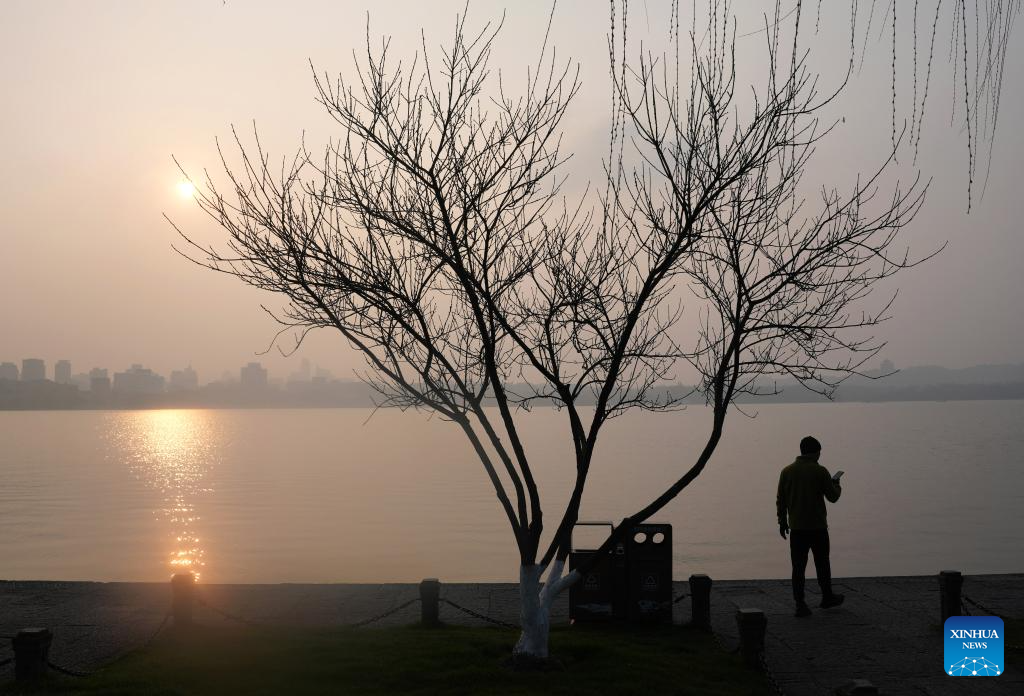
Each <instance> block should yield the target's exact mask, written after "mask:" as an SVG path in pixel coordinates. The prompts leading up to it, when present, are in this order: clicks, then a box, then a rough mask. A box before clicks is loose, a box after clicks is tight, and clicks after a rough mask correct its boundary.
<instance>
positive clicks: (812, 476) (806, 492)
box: [775, 455, 842, 529]
mask: <svg viewBox="0 0 1024 696" xmlns="http://www.w3.org/2000/svg"><path fill="white" fill-rule="evenodd" d="M840 493H842V489H841V488H840V487H839V484H837V483H836V482H835V481H833V480H832V475H831V474H829V473H828V470H827V469H826V468H825V467H823V466H822V465H820V464H818V463H817V462H816V461H814V460H813V459H811V458H810V457H804V456H802V455H801V456H799V457H797V458H796V461H795V462H793V463H792V464H790V465H789V466H787V467H786V468H785V469H783V470H782V474H781V475H780V476H779V492H778V495H777V496H776V498H775V507H776V510H777V511H778V513H779V524H780V525H784V524H787V515H788V524H789V528H790V529H828V522H826V520H825V499H826V498H828V500H829V502H832V503H834V502H836V501H837V500H839V495H840Z"/></svg>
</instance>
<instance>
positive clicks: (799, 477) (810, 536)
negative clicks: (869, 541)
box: [775, 437, 843, 616]
mask: <svg viewBox="0 0 1024 696" xmlns="http://www.w3.org/2000/svg"><path fill="white" fill-rule="evenodd" d="M820 456H821V443H820V442H818V441H817V440H816V439H815V438H813V437H805V438H804V439H803V440H801V441H800V456H799V457H797V458H796V461H795V462H793V463H792V464H790V465H789V466H787V467H786V468H784V469H783V470H782V474H781V475H780V476H779V491H778V495H777V497H776V499H775V506H776V508H777V509H778V513H779V534H781V535H782V538H783V539H785V538H786V533H787V532H788V533H789V554H790V558H791V559H792V561H793V599H795V600H796V615H797V616H810V615H811V609H810V607H808V606H807V602H806V601H804V571H805V569H806V568H807V552H808V551H810V552H811V553H813V554H814V569H815V572H816V573H817V575H818V586H819V587H821V608H822V609H828V608H829V607H837V606H839V605H840V604H842V603H843V595H841V594H836V593H834V592H833V591H832V567H831V566H830V565H829V561H828V553H829V541H828V523H827V522H826V515H825V500H826V499H828V501H829V502H831V503H834V502H836V501H837V500H839V495H840V494H841V493H842V492H843V491H842V488H841V487H840V486H839V478H838V476H840V475H841V474H842V472H839V473H838V474H837V475H836V477H833V476H831V475H830V474H829V473H828V470H827V469H825V467H823V466H821V465H820V464H818V458H819V457H820Z"/></svg>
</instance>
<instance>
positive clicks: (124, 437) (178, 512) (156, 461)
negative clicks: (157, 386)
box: [115, 410, 217, 580]
mask: <svg viewBox="0 0 1024 696" xmlns="http://www.w3.org/2000/svg"><path fill="white" fill-rule="evenodd" d="M121 415H122V416H123V420H122V421H121V423H120V427H118V428H117V429H116V435H115V437H116V438H117V439H118V440H120V444H121V446H122V448H123V449H122V451H124V452H128V453H130V455H129V456H130V460H129V467H130V468H131V470H132V472H133V473H134V474H135V476H137V477H138V478H139V479H141V480H143V481H145V482H146V483H147V484H148V485H149V486H150V487H151V488H153V489H155V490H156V491H158V492H159V493H160V498H161V501H162V505H161V506H160V507H158V508H157V509H155V510H154V511H153V514H154V515H155V516H156V518H157V520H158V521H159V522H160V524H161V526H162V527H165V528H166V536H165V541H164V542H162V543H164V544H166V546H164V548H165V549H166V550H165V553H166V558H167V567H168V569H169V570H170V571H171V572H172V573H180V572H186V571H191V572H193V573H195V575H196V579H197V580H198V579H199V578H200V577H201V576H202V572H203V569H204V568H205V567H206V562H207V559H206V553H205V551H204V549H203V545H202V542H201V539H200V537H199V527H200V524H201V522H202V516H201V515H200V514H199V512H198V510H197V503H198V502H199V501H200V499H201V498H202V497H203V496H204V495H205V494H208V493H210V492H211V488H210V487H209V486H208V484H206V482H205V480H206V478H207V475H208V474H209V471H210V468H211V466H212V464H213V462H214V459H215V457H216V452H215V449H216V447H215V443H216V441H217V437H216V433H215V432H214V430H215V429H214V427H213V424H212V423H211V421H210V418H209V415H208V414H207V413H206V412H205V411H191V410H160V411H134V412H127V413H123V414H121Z"/></svg>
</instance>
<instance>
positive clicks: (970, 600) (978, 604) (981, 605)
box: [960, 595, 1002, 616]
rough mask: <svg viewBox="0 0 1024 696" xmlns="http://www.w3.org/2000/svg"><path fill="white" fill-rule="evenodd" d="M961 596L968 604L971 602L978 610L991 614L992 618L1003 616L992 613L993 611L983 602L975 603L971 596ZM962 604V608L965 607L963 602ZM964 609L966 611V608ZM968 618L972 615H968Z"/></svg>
mask: <svg viewBox="0 0 1024 696" xmlns="http://www.w3.org/2000/svg"><path fill="white" fill-rule="evenodd" d="M961 596H962V597H963V598H964V599H966V600H967V601H968V602H970V603H971V604H973V605H974V606H976V607H977V608H978V609H981V610H982V611H984V612H987V613H989V614H991V615H992V616H1002V614H999V613H997V612H994V611H992V610H991V609H989V608H988V607H986V606H985V605H984V604H982V603H981V602H975V601H974V600H973V599H971V598H970V597H969V596H967V595H961ZM960 604H961V606H963V602H961V603H960ZM964 608H965V609H966V607H964ZM968 616H970V614H968Z"/></svg>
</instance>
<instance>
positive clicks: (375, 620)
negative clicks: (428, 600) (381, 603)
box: [346, 597, 420, 628]
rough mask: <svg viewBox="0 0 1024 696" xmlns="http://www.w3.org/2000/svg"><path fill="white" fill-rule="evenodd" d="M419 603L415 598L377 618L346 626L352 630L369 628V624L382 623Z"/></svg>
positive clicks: (418, 599) (417, 598)
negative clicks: (363, 627)
mask: <svg viewBox="0 0 1024 696" xmlns="http://www.w3.org/2000/svg"><path fill="white" fill-rule="evenodd" d="M418 601H420V598H419V597H413V598H412V599H410V600H409V601H408V602H404V603H402V604H399V605H398V606H397V607H392V608H390V609H388V610H387V611H385V612H384V613H382V614H377V615H376V616H371V617H370V618H368V619H364V620H363V621H357V622H356V623H352V624H346V625H347V626H349V627H350V628H359V627H360V626H367V625H369V624H372V623H376V622H377V621H382V620H384V619H386V618H388V617H389V616H391V615H392V614H396V613H398V612H400V611H401V610H402V609H405V608H406V607H407V606H409V605H410V604H415V603H416V602H418Z"/></svg>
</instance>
